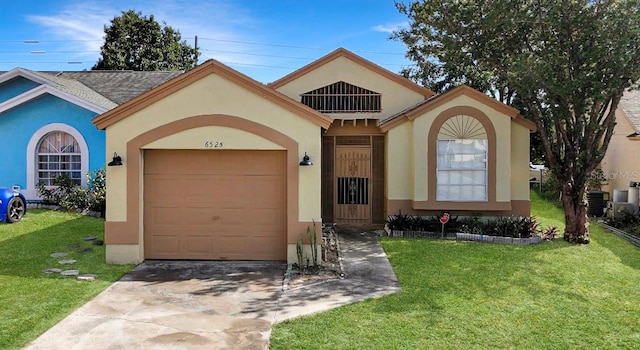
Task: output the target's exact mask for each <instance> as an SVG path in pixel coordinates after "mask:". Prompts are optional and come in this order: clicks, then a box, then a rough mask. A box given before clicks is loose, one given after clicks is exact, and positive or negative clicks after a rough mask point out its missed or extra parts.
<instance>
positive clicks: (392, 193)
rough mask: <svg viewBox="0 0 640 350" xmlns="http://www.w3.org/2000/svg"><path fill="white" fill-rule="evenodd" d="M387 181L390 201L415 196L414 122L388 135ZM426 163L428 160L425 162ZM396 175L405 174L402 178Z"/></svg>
mask: <svg viewBox="0 0 640 350" xmlns="http://www.w3.org/2000/svg"><path fill="white" fill-rule="evenodd" d="M386 147H387V150H386V166H385V169H386V181H387V198H388V199H408V198H411V197H412V194H413V182H414V180H413V122H411V121H408V122H406V123H403V124H401V125H399V126H397V127H395V128H393V129H391V130H389V132H388V133H387V140H386ZM425 162H426V160H425ZM396 174H404V175H406V177H402V176H400V175H396Z"/></svg>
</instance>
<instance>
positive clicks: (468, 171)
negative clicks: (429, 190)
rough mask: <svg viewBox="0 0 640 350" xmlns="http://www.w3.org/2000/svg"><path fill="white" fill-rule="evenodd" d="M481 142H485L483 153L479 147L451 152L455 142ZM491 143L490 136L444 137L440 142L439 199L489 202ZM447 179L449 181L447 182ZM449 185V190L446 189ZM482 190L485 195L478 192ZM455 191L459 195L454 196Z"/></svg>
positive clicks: (438, 142) (437, 199) (437, 181)
mask: <svg viewBox="0 0 640 350" xmlns="http://www.w3.org/2000/svg"><path fill="white" fill-rule="evenodd" d="M478 142H481V143H482V144H483V145H482V146H483V148H484V151H483V152H479V151H478V147H477V146H476V147H469V148H468V149H467V150H466V151H461V152H456V151H455V150H454V151H449V150H450V149H453V148H455V147H452V146H453V145H459V144H471V143H475V144H477V143H478ZM488 146H489V142H488V140H487V139H454V140H442V139H440V140H438V141H437V165H436V176H437V179H436V201H440V202H488V187H489V179H488V175H489V173H488V169H487V165H488V162H487V157H488V148H489V147H488ZM443 147H444V148H445V149H443ZM445 178H447V181H448V182H449V183H443V182H444V179H445ZM478 179H480V180H478ZM479 182H482V183H479ZM445 188H448V190H446V191H445ZM450 189H454V190H453V191H452V190H450ZM478 189H480V190H481V194H478V193H479V192H478V191H477V190H478ZM453 193H458V195H457V196H454V195H453Z"/></svg>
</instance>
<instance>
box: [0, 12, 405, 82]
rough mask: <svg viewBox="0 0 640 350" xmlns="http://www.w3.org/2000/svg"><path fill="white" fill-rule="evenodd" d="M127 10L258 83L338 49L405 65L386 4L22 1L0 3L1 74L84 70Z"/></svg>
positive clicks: (396, 19) (395, 17) (400, 21)
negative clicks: (15, 70)
mask: <svg viewBox="0 0 640 350" xmlns="http://www.w3.org/2000/svg"><path fill="white" fill-rule="evenodd" d="M126 10H135V11H138V12H142V14H143V15H154V17H155V19H156V20H157V21H158V22H160V23H162V22H166V23H167V24H168V25H170V26H172V27H173V28H174V29H177V30H179V31H180V33H181V34H182V38H183V39H184V40H186V41H187V42H188V43H190V44H191V45H194V38H195V37H196V36H197V37H198V46H199V47H200V49H201V50H202V56H201V58H200V60H201V62H203V61H205V60H207V59H209V58H214V59H217V60H219V61H221V62H223V63H225V64H227V65H228V66H230V67H232V68H234V69H236V70H238V71H240V72H242V73H244V74H246V75H248V76H250V77H252V78H254V79H256V80H258V81H261V82H263V83H268V82H271V81H274V80H276V79H278V78H280V77H282V76H284V75H286V74H288V73H290V72H292V71H294V70H295V69H298V68H300V67H302V66H304V65H306V64H308V63H310V62H312V61H313V60H315V59H317V58H320V57H322V56H324V55H325V54H327V53H329V52H331V51H333V50H334V49H336V48H338V47H344V48H346V49H348V50H351V51H353V52H355V53H356V54H358V55H360V56H363V57H365V58H366V59H368V60H370V61H372V62H374V63H376V64H378V65H380V66H382V67H384V68H387V69H389V70H391V71H393V72H398V71H399V70H400V69H401V68H402V67H403V66H407V65H410V63H411V62H409V61H407V60H406V59H405V58H404V52H405V46H404V44H402V43H401V42H397V41H392V40H389V35H390V34H391V31H392V30H393V29H396V28H398V27H399V26H404V25H406V23H407V18H406V17H405V16H403V15H401V14H400V13H399V12H398V11H397V10H396V8H395V6H394V3H393V0H315V1H309V0H286V1H285V0H282V1H281V0H277V1H276V0H273V1H267V0H264V1H263V0H210V1H183V0H166V1H164V0H162V1H157V0H156V1H133V0H129V1H120V0H118V1H104V0H103V1H93V0H89V1H86V0H85V1H79V0H65V1H62V0H48V1H33V0H24V1H4V2H3V4H2V10H1V11H0V71H6V70H10V69H13V68H15V67H23V68H28V69H32V70H46V71H60V70H84V69H87V70H88V69H91V67H92V66H93V65H94V64H95V62H96V61H97V59H98V57H99V53H100V46H101V45H102V43H103V39H102V37H103V35H104V25H107V24H109V23H110V20H111V19H113V17H115V16H118V15H120V14H121V12H122V11H126ZM25 41H37V42H35V43H29V42H27V43H25ZM69 62H72V63H69Z"/></svg>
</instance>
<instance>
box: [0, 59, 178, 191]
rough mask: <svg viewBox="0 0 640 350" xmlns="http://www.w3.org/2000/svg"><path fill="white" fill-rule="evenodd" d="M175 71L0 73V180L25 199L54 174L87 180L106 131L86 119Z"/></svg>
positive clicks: (98, 161) (98, 163)
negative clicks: (1, 147) (2, 145)
mask: <svg viewBox="0 0 640 350" xmlns="http://www.w3.org/2000/svg"><path fill="white" fill-rule="evenodd" d="M179 74H180V73H179V72H130V71H119V72H110V71H84V72H59V73H52V72H36V71H31V70H27V69H23V68H16V69H13V70H11V71H8V72H1V73H0V139H2V140H4V142H5V149H4V151H3V152H2V154H0V162H1V163H2V166H0V186H9V187H10V186H14V185H19V186H20V187H21V188H22V192H23V193H24V195H25V197H26V198H27V200H37V199H39V197H38V193H37V191H36V187H35V185H36V184H37V183H38V182H43V183H44V184H45V185H51V181H52V180H53V179H54V178H55V177H56V176H59V175H63V174H64V175H67V176H69V177H70V178H71V179H72V180H73V181H74V182H75V183H77V184H79V185H82V186H86V183H87V173H88V172H90V171H93V170H96V169H98V168H100V167H102V166H104V165H105V147H104V144H105V135H104V132H103V131H101V130H97V129H96V128H95V126H94V125H93V124H92V123H91V119H92V118H93V117H95V116H96V115H98V114H101V113H104V112H106V111H108V110H110V109H112V108H114V107H116V106H117V105H118V104H120V103H123V102H125V101H128V100H130V99H131V98H133V97H135V96H138V95H140V94H141V93H143V92H145V91H147V90H149V89H151V88H153V87H154V86H157V85H159V84H161V83H163V82H165V81H167V80H169V79H171V78H174V77H176V76H177V75H179Z"/></svg>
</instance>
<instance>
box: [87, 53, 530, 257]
mask: <svg viewBox="0 0 640 350" xmlns="http://www.w3.org/2000/svg"><path fill="white" fill-rule="evenodd" d="M93 122H94V123H95V125H96V126H97V127H98V128H99V129H103V130H106V134H107V143H106V155H107V156H110V155H111V154H113V153H114V152H115V153H117V154H118V155H120V156H121V157H122V162H123V166H119V167H111V168H110V169H109V176H108V177H107V217H106V223H105V240H106V245H107V261H108V262H111V263H137V262H140V261H142V260H144V259H213V260H225V259H229V260H287V261H289V262H290V263H292V262H295V261H296V242H297V241H298V239H299V238H300V237H302V238H304V237H305V232H306V230H307V228H310V227H313V225H314V223H315V224H316V234H317V235H318V237H319V236H320V234H321V233H320V226H321V224H322V223H327V222H338V223H346V224H382V223H384V220H385V218H386V217H387V216H388V215H393V214H397V213H398V211H399V210H402V212H403V213H415V214H420V215H434V214H440V213H442V212H443V211H449V212H451V213H452V214H454V215H459V214H473V213H480V214H484V215H492V216H498V215H512V214H513V215H529V208H530V205H529V182H528V174H529V133H530V132H531V131H532V130H534V129H535V126H534V124H533V123H531V122H529V121H527V120H525V119H523V118H522V117H521V116H520V115H519V113H518V111H517V110H515V109H513V108H511V107H508V106H506V105H504V104H501V103H499V102H498V101H496V100H494V99H492V98H490V97H488V96H486V95H484V94H482V93H479V92H477V91H475V90H473V89H471V88H469V87H467V86H460V87H458V88H455V89H453V90H451V91H449V92H447V93H445V94H442V95H438V96H434V93H433V92H431V91H430V90H428V89H425V88H423V87H420V86H418V85H416V84H414V83H412V82H411V81H409V80H407V79H404V78H402V77H400V76H399V75H396V74H394V73H392V72H389V71H387V70H385V69H383V68H381V67H379V66H377V65H375V64H373V63H371V62H369V61H367V60H365V59H363V58H361V57H359V56H357V55H355V54H353V53H351V52H349V51H347V50H345V49H338V50H336V51H334V52H332V53H330V54H329V55H327V56H325V57H322V58H320V59H319V60H317V61H315V62H313V63H311V64H309V65H307V66H305V67H303V68H301V69H299V70H297V71H295V72H293V73H291V74H289V75H287V76H285V77H283V78H282V79H280V80H278V81H275V82H273V83H271V84H269V85H263V84H261V83H259V82H257V81H255V80H252V79H251V78H249V77H247V76H245V75H243V74H241V73H239V72H237V71H235V70H233V69H231V68H229V67H227V66H225V65H223V64H221V63H219V62H217V61H214V60H210V61H207V62H205V63H203V64H201V65H200V66H198V67H196V68H195V69H193V70H191V71H189V72H187V73H185V74H183V75H181V76H179V77H177V78H175V79H173V80H171V81H169V82H167V83H165V84H163V85H161V86H159V87H157V88H156V89H153V90H152V91H149V92H147V93H144V94H142V95H140V96H138V97H137V98H134V99H133V100H131V101H129V102H126V103H124V104H122V105H120V106H119V107H116V108H114V109H112V110H110V111H107V112H105V113H103V114H101V115H100V116H98V117H96V118H95V119H94V120H93ZM310 163H312V164H310Z"/></svg>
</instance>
